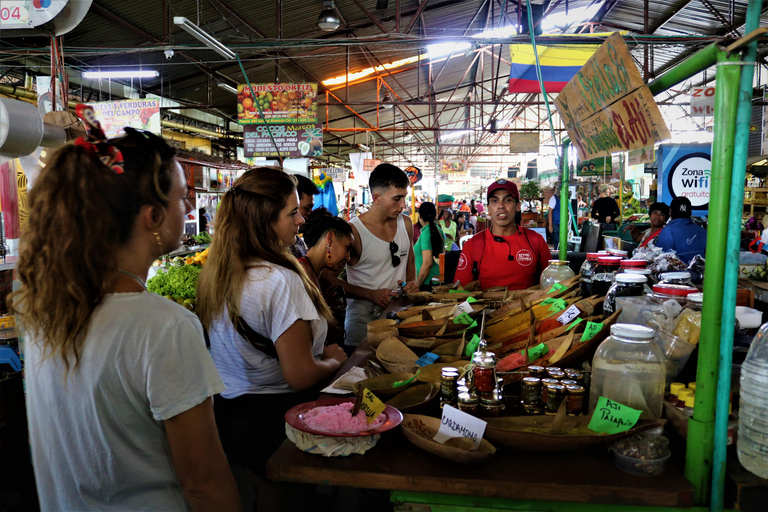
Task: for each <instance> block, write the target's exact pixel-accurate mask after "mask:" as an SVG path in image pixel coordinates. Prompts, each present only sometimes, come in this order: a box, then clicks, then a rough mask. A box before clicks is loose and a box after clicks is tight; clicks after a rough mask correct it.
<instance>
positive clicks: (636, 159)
mask: <svg viewBox="0 0 768 512" xmlns="http://www.w3.org/2000/svg"><path fill="white" fill-rule="evenodd" d="M655 161H656V150H655V149H654V147H653V146H648V147H645V148H640V149H633V150H632V151H630V152H629V155H628V156H627V166H632V165H640V164H652V163H653V162H655Z"/></svg>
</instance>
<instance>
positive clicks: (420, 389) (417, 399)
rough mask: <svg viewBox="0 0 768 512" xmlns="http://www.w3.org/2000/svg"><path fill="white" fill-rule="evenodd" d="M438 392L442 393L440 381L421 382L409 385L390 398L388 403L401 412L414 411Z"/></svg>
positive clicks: (424, 404)
mask: <svg viewBox="0 0 768 512" xmlns="http://www.w3.org/2000/svg"><path fill="white" fill-rule="evenodd" d="M400 389H402V388H400ZM438 393H440V384H439V383H436V382H429V383H424V384H422V383H420V384H417V385H415V386H409V387H408V388H407V389H406V390H405V391H403V392H402V393H399V394H397V395H395V396H394V397H392V398H390V399H389V400H388V401H387V402H386V404H387V405H390V406H392V407H394V408H395V409H397V410H398V411H400V412H414V411H417V410H419V409H421V408H422V407H423V406H426V405H427V404H428V403H429V402H431V401H432V399H434V398H435V397H436V396H437V395H438Z"/></svg>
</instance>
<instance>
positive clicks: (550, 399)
mask: <svg viewBox="0 0 768 512" xmlns="http://www.w3.org/2000/svg"><path fill="white" fill-rule="evenodd" d="M565 393H566V391H565V386H563V385H561V384H550V385H549V386H547V405H546V409H545V410H544V414H557V410H558V409H559V408H560V404H562V403H563V400H565Z"/></svg>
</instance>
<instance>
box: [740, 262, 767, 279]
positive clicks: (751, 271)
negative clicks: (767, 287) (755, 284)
mask: <svg viewBox="0 0 768 512" xmlns="http://www.w3.org/2000/svg"><path fill="white" fill-rule="evenodd" d="M750 266H751V265H750ZM741 274H742V275H743V276H744V277H746V278H749V279H754V280H755V281H768V269H766V265H755V266H754V267H753V268H744V267H742V269H741Z"/></svg>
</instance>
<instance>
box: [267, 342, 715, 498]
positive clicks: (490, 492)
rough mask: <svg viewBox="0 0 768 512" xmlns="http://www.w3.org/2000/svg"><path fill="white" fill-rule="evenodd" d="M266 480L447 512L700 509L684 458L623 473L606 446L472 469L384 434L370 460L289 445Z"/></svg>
mask: <svg viewBox="0 0 768 512" xmlns="http://www.w3.org/2000/svg"><path fill="white" fill-rule="evenodd" d="M373 356H374V352H373V350H372V349H371V348H370V347H369V346H368V344H367V342H366V341H364V342H363V344H362V345H361V346H360V347H358V348H357V350H355V352H354V354H353V355H352V356H351V357H350V358H349V360H348V361H347V362H346V363H345V365H344V366H343V367H342V368H341V370H340V371H339V374H338V375H342V374H343V373H345V372H346V371H348V370H349V369H350V368H352V367H353V366H364V365H365V362H366V361H367V360H368V359H370V358H372V357H373ZM497 448H498V447H497ZM267 474H268V476H269V478H271V479H273V480H276V481H288V482H302V483H311V484H326V485H337V486H346V487H360V488H369V489H386V490H389V491H391V496H392V499H393V501H397V502H407V503H411V504H413V506H416V504H421V505H420V506H421V507H425V505H426V506H429V505H432V506H439V507H442V505H440V504H450V505H451V507H454V508H450V509H446V508H439V509H440V510H466V509H467V507H473V508H472V510H480V508H474V507H488V508H489V509H490V508H493V509H496V510H499V509H509V510H542V511H543V510H563V511H565V510H571V511H573V510H578V511H582V510H584V511H586V510H589V511H591V512H594V511H601V510H606V511H607V510H611V511H626V512H629V511H640V510H644V511H649V510H657V509H665V510H676V509H678V508H686V509H687V510H695V509H691V508H688V507H692V505H693V486H692V485H691V484H690V483H689V482H688V481H687V480H686V479H685V477H684V476H683V460H682V456H680V458H679V460H675V459H674V457H673V459H672V460H670V463H669V464H668V466H667V470H666V472H665V473H664V474H663V475H661V476H657V477H650V476H633V475H630V474H627V473H624V472H622V471H620V470H618V469H616V468H615V466H614V462H613V455H612V454H610V453H608V452H607V450H606V447H597V448H594V449H585V450H580V451H572V452H564V453H556V454H555V453H513V452H512V451H511V450H508V449H506V448H503V447H500V448H498V451H497V452H496V455H495V457H494V458H493V459H491V460H490V461H489V462H488V463H486V464H483V465H479V466H469V465H459V464H455V463H452V462H449V461H446V460H444V459H441V458H439V457H437V456H435V455H432V454H430V453H427V452H425V451H422V450H420V449H419V448H417V447H416V446H414V445H413V444H411V443H410V442H408V441H407V440H406V439H405V437H404V436H403V435H402V433H401V432H400V429H399V428H397V429H394V430H392V431H389V432H385V433H384V434H382V436H381V439H380V440H379V442H378V444H377V445H376V446H375V447H374V448H373V449H371V450H370V451H368V452H367V453H365V454H364V455H351V456H348V457H321V456H318V455H311V454H308V453H304V452H302V451H300V450H299V449H297V448H296V447H295V446H294V445H293V443H291V442H290V441H285V442H284V443H283V444H282V446H280V448H279V449H278V450H277V452H276V453H275V454H274V455H273V456H272V458H271V459H270V460H269V463H268V464H267ZM521 500H522V501H521ZM531 500H533V501H531ZM574 504H589V505H588V506H587V505H578V506H577V505H574ZM455 507H459V508H455ZM574 507H576V508H574ZM641 507H655V508H653V509H648V508H641ZM423 510H430V508H423ZM434 510H437V509H434ZM701 510H704V509H701ZM706 510H708V509H706Z"/></svg>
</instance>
